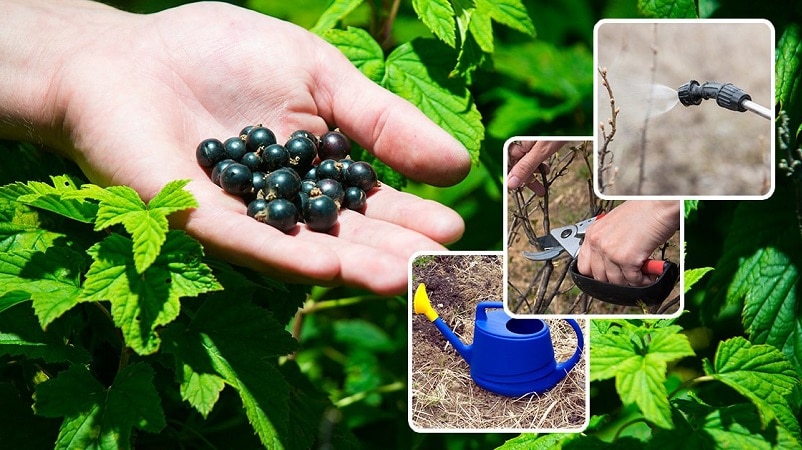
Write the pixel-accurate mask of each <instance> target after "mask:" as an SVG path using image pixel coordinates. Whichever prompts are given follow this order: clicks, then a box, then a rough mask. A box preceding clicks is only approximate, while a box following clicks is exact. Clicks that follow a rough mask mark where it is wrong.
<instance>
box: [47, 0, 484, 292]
mask: <svg viewBox="0 0 802 450" xmlns="http://www.w3.org/2000/svg"><path fill="white" fill-rule="evenodd" d="M104 14H105V15H106V17H104V18H103V20H99V21H98V23H97V28H96V29H95V30H93V33H91V37H87V38H86V39H87V41H86V42H81V43H80V44H79V45H75V46H74V47H75V50H74V52H72V53H69V54H65V55H64V60H63V61H60V65H59V70H58V71H57V74H58V75H57V77H56V78H55V79H54V83H53V85H54V86H55V89H57V92H58V97H57V98H58V103H59V104H60V105H62V106H61V107H63V108H64V111H63V125H62V126H61V127H60V128H61V129H63V130H64V134H65V135H64V138H63V139H62V142H64V144H63V145H61V146H62V147H63V148H62V150H63V151H64V152H65V153H67V154H68V155H69V156H70V157H72V158H73V159H74V160H76V161H77V162H78V164H79V165H80V166H81V168H82V169H83V170H84V171H85V173H86V174H87V175H88V176H89V178H90V179H91V180H92V181H93V182H95V183H98V184H102V185H112V184H125V185H129V186H131V187H133V188H134V189H136V190H137V191H138V192H139V193H140V194H141V195H142V196H143V197H144V198H146V199H148V198H150V197H152V196H153V195H155V194H156V192H158V191H159V190H160V189H161V188H162V187H163V186H164V185H165V184H166V183H167V182H169V181H171V180H175V179H192V182H191V183H190V184H189V185H188V189H189V190H190V191H191V192H192V193H193V194H194V195H195V197H196V198H197V200H198V202H199V204H200V206H199V207H198V208H197V209H195V210H192V211H191V212H188V213H185V214H183V215H180V216H178V217H174V218H173V221H174V225H175V226H179V227H181V228H184V229H185V230H187V232H188V233H190V234H191V235H192V236H194V237H195V238H197V239H198V240H200V241H201V242H202V243H203V244H204V246H205V248H206V250H207V251H208V252H210V253H212V254H214V255H216V256H220V257H224V258H226V259H228V260H230V261H232V262H234V263H236V264H240V265H243V266H247V267H250V268H253V269H256V270H259V271H264V272H266V273H269V274H271V275H273V276H276V277H279V278H282V279H285V280H288V281H304V282H314V283H319V284H340V283H344V284H348V285H352V286H359V287H365V288H368V289H371V290H373V291H376V292H379V293H397V292H401V291H403V290H404V289H405V286H406V274H407V261H408V258H409V256H410V255H411V254H412V253H413V252H415V251H418V250H437V249H442V246H441V244H443V243H447V242H451V241H454V240H456V239H458V238H459V237H460V236H461V234H462V231H463V228H464V225H463V222H462V220H461V218H460V217H459V216H458V215H457V214H456V213H455V212H453V211H452V210H450V209H448V208H446V207H444V206H442V205H440V204H437V203H435V202H432V201H428V200H423V199H420V198H418V197H415V196H412V195H410V194H406V193H402V192H398V191H395V190H393V189H392V188H389V187H387V186H382V187H381V188H379V189H377V190H374V192H373V193H372V194H371V196H370V198H369V200H368V206H367V208H366V210H365V214H364V215H362V214H359V213H356V212H353V211H349V210H344V211H342V212H341V213H340V219H339V224H338V225H337V226H335V228H334V229H333V230H332V231H331V232H330V233H329V234H326V233H316V232H313V231H310V230H308V229H307V228H306V227H304V226H299V227H296V230H295V231H293V232H292V233H291V234H290V235H285V234H283V233H282V232H280V231H278V230H275V229H273V228H272V227H269V226H266V225H264V224H262V223H259V222H257V221H255V220H253V219H251V218H249V217H248V216H247V215H246V214H245V205H244V204H243V202H242V200H240V199H239V198H236V197H234V196H231V195H228V194H226V193H224V192H223V191H222V190H221V189H220V188H219V187H217V186H215V185H214V184H213V183H212V182H211V181H210V180H209V178H208V175H207V173H206V172H205V171H204V170H203V169H202V168H201V167H200V166H199V165H198V164H197V162H196V161H195V147H196V146H197V144H198V142H200V141H201V140H202V139H204V138H207V137H217V138H220V139H225V138H227V137H229V136H232V135H234V134H236V133H237V132H238V131H239V130H240V129H242V128H243V127H244V126H245V125H251V124H256V123H262V124H264V125H265V126H267V127H269V128H271V129H272V130H273V131H274V132H275V133H276V136H277V137H278V140H279V142H283V140H286V139H287V138H288V136H289V134H290V133H291V132H293V131H295V130H297V129H306V130H309V131H312V132H313V133H316V134H322V133H323V132H325V131H326V130H328V129H330V128H332V127H335V126H336V127H339V128H340V129H341V130H342V131H343V132H344V133H345V134H346V135H348V136H349V137H351V138H353V139H354V140H355V141H356V142H358V143H359V144H360V145H362V146H364V147H365V148H367V149H369V150H370V151H372V152H373V153H374V154H375V155H377V156H378V157H379V158H381V159H382V160H383V161H384V162H386V163H387V164H389V165H390V166H392V167H394V168H395V169H396V170H398V171H399V172H401V173H402V174H404V175H407V176H409V177H411V178H414V179H418V180H421V181H425V182H430V183H433V184H438V185H448V184H453V183H455V182H457V181H459V180H460V179H461V178H462V177H464V176H465V174H466V173H467V171H468V169H469V165H470V162H469V157H468V155H467V152H466V151H465V150H464V148H463V147H462V146H461V145H460V144H459V143H458V142H457V141H456V140H454V139H453V138H452V137H451V136H449V135H448V134H447V133H445V132H444V131H443V130H442V129H440V128H439V127H437V126H436V125H434V124H433V123H432V122H430V121H429V120H428V119H427V118H426V117H425V116H424V115H423V114H421V113H420V111H418V110H417V109H416V108H414V107H413V106H412V105H411V104H409V103H407V102H406V101H404V100H402V99H400V98H398V97H397V96H395V95H393V94H391V93H389V92H387V91H385V90H383V89H382V88H380V87H379V86H378V85H376V84H374V83H372V82H371V81H370V80H368V79H367V78H366V77H364V76H362V74H361V73H360V72H359V71H358V70H356V69H355V68H354V67H353V65H352V64H351V63H350V62H349V61H348V60H347V59H346V58H344V56H343V55H342V54H341V53H340V52H339V51H337V50H336V49H335V48H334V47H332V46H330V45H328V44H327V43H325V42H324V41H323V40H321V39H319V38H318V37H317V36H315V35H313V34H311V33H309V32H307V31H306V30H303V29H301V28H299V27H296V26H294V25H292V24H290V23H287V22H283V21H280V20H277V19H274V18H270V17H267V16H263V15H260V14H258V13H254V12H252V11H248V10H245V9H241V8H237V7H234V6H230V5H226V4H215V3H200V4H191V5H187V6H183V7H179V8H176V9H172V10H167V11H164V12H161V13H157V14H152V15H134V14H128V13H123V12H119V11H116V10H111V9H108V10H105V11H104Z"/></svg>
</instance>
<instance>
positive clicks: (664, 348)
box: [590, 321, 694, 429]
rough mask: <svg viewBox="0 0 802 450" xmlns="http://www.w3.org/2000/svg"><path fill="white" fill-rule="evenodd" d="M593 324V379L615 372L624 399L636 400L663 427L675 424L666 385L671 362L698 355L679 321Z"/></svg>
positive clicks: (605, 376)
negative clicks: (611, 324)
mask: <svg viewBox="0 0 802 450" xmlns="http://www.w3.org/2000/svg"><path fill="white" fill-rule="evenodd" d="M615 324H616V325H617V326H611V327H606V329H603V328H599V327H592V328H591V348H590V362H591V367H590V374H591V375H590V378H591V381H594V380H603V379H606V378H611V377H613V376H615V385H616V390H617V391H618V395H619V396H620V397H621V401H622V402H623V403H625V404H631V403H635V404H637V405H638V407H639V408H640V410H641V412H642V413H643V415H644V416H645V417H646V418H647V419H648V420H650V421H651V422H653V423H654V424H655V425H657V426H659V427H661V428H667V429H670V428H672V422H671V408H670V405H669V403H668V393H667V391H666V388H665V385H664V383H665V381H666V368H667V363H669V362H671V361H675V360H677V359H680V358H683V357H685V356H692V355H694V352H693V349H692V348H691V345H690V343H689V342H688V338H687V337H686V336H684V335H682V334H679V332H680V331H681V330H682V328H681V327H679V326H677V325H668V326H660V327H648V328H647V327H646V326H645V325H642V326H640V327H636V326H634V325H633V324H631V323H629V322H627V321H616V322H615Z"/></svg>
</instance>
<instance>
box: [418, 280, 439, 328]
mask: <svg viewBox="0 0 802 450" xmlns="http://www.w3.org/2000/svg"><path fill="white" fill-rule="evenodd" d="M412 306H413V308H414V311H415V314H424V315H426V318H427V319H429V321H430V322H434V321H435V320H437V317H438V316H437V311H435V310H434V308H432V304H431V303H430V302H429V295H428V294H426V285H425V284H423V283H421V284H419V285H418V288H417V289H416V290H415V297H414V299H413V300H412Z"/></svg>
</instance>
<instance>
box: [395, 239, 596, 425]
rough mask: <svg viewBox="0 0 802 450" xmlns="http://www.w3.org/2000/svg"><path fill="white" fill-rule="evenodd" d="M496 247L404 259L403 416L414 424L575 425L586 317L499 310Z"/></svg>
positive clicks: (584, 387)
mask: <svg viewBox="0 0 802 450" xmlns="http://www.w3.org/2000/svg"><path fill="white" fill-rule="evenodd" d="M503 266H504V255H503V253H502V252H490V253H479V252H438V253H418V254H416V255H414V256H413V257H412V259H411V260H410V268H409V308H410V311H409V314H410V316H409V379H408V389H409V392H408V395H409V400H408V405H409V425H410V427H411V428H412V429H413V430H415V431H417V432H581V431H583V430H584V429H585V428H586V427H587V424H588V419H589V399H590V396H589V389H588V386H589V377H588V371H589V364H588V348H589V347H588V345H589V344H588V332H589V330H588V321H587V320H586V319H574V318H547V319H539V318H531V317H530V318H516V317H512V316H510V315H509V314H507V312H506V311H505V310H504V305H503V300H502V299H503V294H504V280H503V278H504V271H503Z"/></svg>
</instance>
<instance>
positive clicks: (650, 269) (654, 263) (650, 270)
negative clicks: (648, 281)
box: [640, 259, 665, 277]
mask: <svg viewBox="0 0 802 450" xmlns="http://www.w3.org/2000/svg"><path fill="white" fill-rule="evenodd" d="M664 267H665V261H663V260H661V259H649V260H647V261H646V264H644V265H643V267H641V269H640V271H641V272H643V273H644V274H646V275H654V276H656V277H659V276H660V275H662V274H663V271H664V270H665V269H664Z"/></svg>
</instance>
